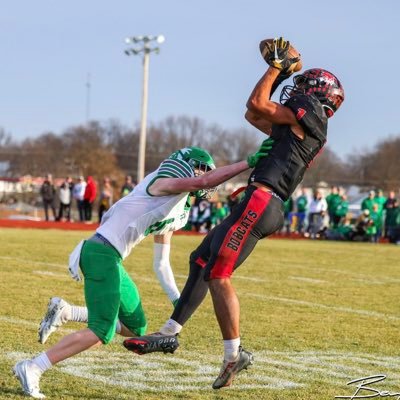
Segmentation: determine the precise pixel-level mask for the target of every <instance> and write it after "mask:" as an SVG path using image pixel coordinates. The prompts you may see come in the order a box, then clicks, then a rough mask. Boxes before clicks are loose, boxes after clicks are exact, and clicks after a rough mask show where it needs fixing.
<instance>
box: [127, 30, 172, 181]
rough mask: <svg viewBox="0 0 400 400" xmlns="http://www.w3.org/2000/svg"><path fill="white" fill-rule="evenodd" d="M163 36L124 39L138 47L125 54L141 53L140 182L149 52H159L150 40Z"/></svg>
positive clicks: (144, 136)
mask: <svg viewBox="0 0 400 400" xmlns="http://www.w3.org/2000/svg"><path fill="white" fill-rule="evenodd" d="M164 41H165V38H164V36H163V35H157V36H133V37H128V38H126V39H125V42H126V43H127V44H131V43H135V44H137V43H139V47H134V48H129V49H127V50H125V54H126V55H127V56H132V55H134V56H135V55H138V54H140V53H143V91H142V119H141V124H140V136H139V152H138V168H137V181H138V182H140V181H141V180H142V179H143V178H144V171H145V167H144V162H145V154H146V125H147V98H148V84H149V60H150V53H152V52H155V53H156V54H158V53H159V52H160V48H159V47H151V43H152V42H157V43H159V44H161V43H163V42H164Z"/></svg>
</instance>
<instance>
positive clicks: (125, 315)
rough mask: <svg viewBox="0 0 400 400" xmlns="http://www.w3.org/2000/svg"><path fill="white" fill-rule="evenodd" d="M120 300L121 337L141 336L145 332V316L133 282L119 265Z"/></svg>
mask: <svg viewBox="0 0 400 400" xmlns="http://www.w3.org/2000/svg"><path fill="white" fill-rule="evenodd" d="M119 268H120V277H121V299H120V307H119V312H118V317H119V321H120V322H121V331H120V332H119V333H120V334H121V335H122V336H142V335H144V334H145V333H146V330H147V320H146V315H145V312H144V310H143V306H142V301H141V299H140V294H139V291H138V289H137V286H136V284H135V282H133V280H132V279H131V277H130V276H129V275H128V273H127V272H126V271H125V269H124V267H123V266H122V264H121V265H120V267H119Z"/></svg>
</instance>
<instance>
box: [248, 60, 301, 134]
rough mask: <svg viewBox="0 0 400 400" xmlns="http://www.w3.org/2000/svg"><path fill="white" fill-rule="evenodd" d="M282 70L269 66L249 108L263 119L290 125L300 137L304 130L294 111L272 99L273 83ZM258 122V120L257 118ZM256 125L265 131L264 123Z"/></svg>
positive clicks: (254, 91) (251, 97)
mask: <svg viewBox="0 0 400 400" xmlns="http://www.w3.org/2000/svg"><path fill="white" fill-rule="evenodd" d="M279 73H280V71H279V70H278V69H277V68H274V67H269V68H268V70H267V72H266V73H265V74H264V75H263V76H262V78H261V79H260V80H259V81H258V83H257V85H256V86H255V88H254V89H253V91H252V93H251V95H250V97H249V99H248V101H247V104H246V105H247V109H248V111H250V112H251V113H253V114H255V115H256V116H257V117H258V118H260V119H261V120H267V121H269V122H270V123H271V124H276V125H290V127H291V129H292V131H293V132H294V133H295V134H296V135H297V136H299V137H301V138H303V137H304V131H303V129H302V128H301V126H300V125H299V123H298V121H297V119H296V116H295V115H294V113H293V111H292V110H291V109H290V108H288V107H285V106H283V105H281V104H278V103H276V102H274V101H272V100H271V99H270V95H271V89H272V85H273V83H274V82H275V80H276V78H277V77H278V75H279ZM255 121H256V123H257V120H255ZM259 125H260V126H257V125H255V126H256V127H257V128H258V129H260V130H261V131H263V130H262V129H261V128H262V125H261V124H259Z"/></svg>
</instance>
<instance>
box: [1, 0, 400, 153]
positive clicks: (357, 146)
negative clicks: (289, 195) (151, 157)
mask: <svg viewBox="0 0 400 400" xmlns="http://www.w3.org/2000/svg"><path fill="white" fill-rule="evenodd" d="M399 16H400V1H398V0H380V1H376V0H373V1H372V0H336V1H335V2H330V1H321V0H319V1H314V0H311V1H308V0H303V1H301V2H299V1H293V0H286V1H284V2H283V1H275V2H271V1H267V0H247V1H244V0H240V1H239V0H229V1H228V0H219V1H218V0H202V1H197V2H193V1H183V0H179V1H178V0H170V1H166V0H163V1H162V0H152V1H142V2H138V1H127V0H114V1H113V2H110V1H104V0H96V1H94V0H85V1H82V0H80V1H77V0H70V1H68V2H56V1H50V0H43V1H41V0H38V1H36V2H32V1H28V0H25V1H21V0H15V1H13V2H3V5H2V12H1V13H0V32H1V35H0V48H1V59H2V62H1V67H0V71H1V73H0V90H1V96H0V127H2V128H4V129H5V131H6V132H7V133H9V134H11V135H12V137H13V138H14V139H15V140H18V141H20V140H23V139H25V138H28V137H30V138H34V137H37V136H39V135H40V134H42V133H44V132H48V131H52V132H55V133H57V134H61V133H62V132H63V131H64V130H65V129H66V128H68V127H70V126H74V125H78V124H82V123H85V122H86V120H87V114H88V112H87V111H88V109H87V99H88V97H87V95H88V90H87V86H86V84H87V79H88V78H87V77H88V74H90V84H91V88H90V102H89V104H90V107H89V117H90V119H94V120H100V121H102V122H106V121H108V120H110V119H117V120H119V121H120V122H121V123H123V124H124V125H126V126H136V125H137V124H138V122H139V121H140V117H141V95H142V77H143V68H142V59H141V57H140V56H134V57H127V56H126V55H125V54H124V50H126V49H127V48H128V47H129V46H127V45H126V43H125V41H124V39H125V38H126V37H127V36H135V35H158V34H162V35H164V36H165V38H166V40H165V42H164V43H163V44H162V45H160V53H159V54H158V55H156V54H154V53H152V54H151V56H150V68H149V102H148V120H149V121H151V122H158V121H161V120H163V119H164V118H166V117H168V116H171V115H175V116H178V115H187V116H190V117H198V118H201V119H202V120H203V121H204V122H205V123H207V124H214V123H215V124H218V125H220V126H222V127H224V128H228V129H229V128H240V127H247V128H249V129H253V128H251V127H250V125H249V124H248V123H247V122H246V121H245V119H244V112H245V104H246V101H247V99H248V97H249V95H250V93H251V91H252V89H253V87H254V86H255V84H256V83H257V81H258V80H259V79H260V77H261V76H262V75H263V73H264V72H265V70H266V64H265V62H264V60H263V59H262V58H261V56H260V54H259V50H258V43H259V42H260V40H262V39H265V38H272V37H277V36H284V37H285V38H287V39H288V40H290V41H291V42H292V43H293V45H294V46H295V47H296V48H297V49H298V50H299V51H300V53H301V54H302V61H303V65H304V69H308V68H312V67H321V68H325V69H328V70H330V71H331V72H333V73H334V74H336V75H337V76H338V78H339V79H340V80H341V82H342V84H343V86H344V89H345V94H346V99H345V102H344V103H343V104H342V107H341V109H340V110H339V111H338V112H337V113H336V115H335V116H334V118H331V119H330V121H329V130H328V144H329V146H330V148H331V149H332V150H333V151H334V152H335V153H336V154H337V155H339V156H340V157H342V158H345V157H347V156H349V155H351V154H354V153H357V152H361V151H365V150H366V149H373V146H374V145H376V143H378V142H379V141H380V140H383V139H385V138H387V137H389V136H391V135H396V136H397V135H399V134H400V112H399V106H398V100H397V98H398V89H397V86H398V84H397V83H396V80H397V78H396V75H397V68H398V66H399V65H400V52H399V51H398V49H397V46H398V40H399V38H400V24H399V22H398V18H399ZM279 90H280V89H278V91H279ZM260 137H261V136H260Z"/></svg>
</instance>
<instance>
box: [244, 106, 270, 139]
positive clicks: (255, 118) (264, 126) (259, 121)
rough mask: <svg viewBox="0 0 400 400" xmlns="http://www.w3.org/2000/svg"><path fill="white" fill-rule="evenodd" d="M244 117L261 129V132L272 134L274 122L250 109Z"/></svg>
mask: <svg viewBox="0 0 400 400" xmlns="http://www.w3.org/2000/svg"><path fill="white" fill-rule="evenodd" d="M244 117H245V118H246V120H247V121H248V122H249V123H250V124H251V125H253V126H254V127H256V128H257V129H259V130H260V131H261V132H264V133H265V134H266V135H270V134H271V128H272V123H271V122H269V121H268V120H266V119H263V118H261V117H260V116H259V115H257V114H255V113H254V112H252V111H250V110H247V111H246V114H245V115H244Z"/></svg>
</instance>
